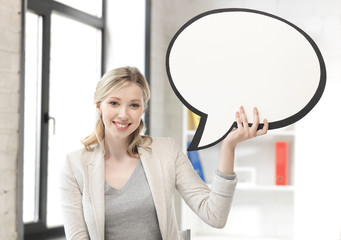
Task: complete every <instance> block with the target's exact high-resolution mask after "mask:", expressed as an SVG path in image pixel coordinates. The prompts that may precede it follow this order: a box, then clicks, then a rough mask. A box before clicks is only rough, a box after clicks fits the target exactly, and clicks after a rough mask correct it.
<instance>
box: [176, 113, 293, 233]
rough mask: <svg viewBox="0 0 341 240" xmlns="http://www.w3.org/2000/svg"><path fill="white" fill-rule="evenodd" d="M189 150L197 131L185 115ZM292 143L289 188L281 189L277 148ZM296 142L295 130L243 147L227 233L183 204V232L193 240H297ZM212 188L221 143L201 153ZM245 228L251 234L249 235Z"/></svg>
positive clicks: (271, 134) (272, 134) (273, 133)
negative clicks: (188, 231) (215, 239)
mask: <svg viewBox="0 0 341 240" xmlns="http://www.w3.org/2000/svg"><path fill="white" fill-rule="evenodd" d="M183 111H184V112H183V150H184V152H186V151H187V150H186V149H187V142H188V141H190V140H191V139H192V138H193V136H194V134H195V130H194V129H193V128H195V127H193V124H188V123H189V118H190V117H191V114H189V113H188V110H187V109H186V108H184V110H183ZM278 141H284V142H287V144H288V150H289V151H288V163H289V166H288V176H287V177H288V184H287V185H276V181H275V179H276V171H275V169H276V159H275V143H276V142H278ZM294 141H295V127H294V126H289V127H286V128H282V129H276V130H270V131H269V132H268V134H267V135H265V136H261V137H257V138H254V139H251V140H248V141H245V142H243V143H241V144H239V145H238V146H237V149H236V156H235V158H236V159H235V172H236V173H237V175H238V179H239V183H238V185H237V189H236V192H235V196H234V201H233V206H232V209H231V212H230V215H229V219H228V222H227V224H226V227H225V228H224V229H214V228H211V227H209V226H208V225H206V224H205V223H203V222H202V221H201V220H200V219H199V218H198V217H197V216H196V215H195V214H194V213H193V212H192V211H191V210H190V209H189V208H188V206H187V205H186V204H185V203H184V202H183V203H182V228H183V229H188V228H189V229H191V232H192V239H194V240H195V239H202V237H205V236H206V237H208V239H209V238H210V237H211V238H213V237H233V238H232V239H239V238H241V239H242V238H250V239H258V238H259V239H266V238H271V239H274V240H275V239H281V240H285V239H292V236H293V227H294V226H293V222H294V221H293V218H294V193H295V187H294V186H295V184H294V182H295V181H294V167H293V166H294V155H295V154H294V145H295V144H294ZM198 153H199V157H200V161H201V165H202V170H203V173H204V176H205V179H206V182H207V184H208V186H210V183H211V180H212V176H213V173H214V171H215V170H216V168H217V166H218V161H219V155H220V144H219V143H218V144H217V145H215V146H213V147H211V148H207V149H202V150H199V151H198ZM245 229H249V230H248V231H247V232H245Z"/></svg>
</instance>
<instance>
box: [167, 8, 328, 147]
mask: <svg viewBox="0 0 341 240" xmlns="http://www.w3.org/2000/svg"><path fill="white" fill-rule="evenodd" d="M166 68H167V74H168V78H169V81H170V84H171V86H172V88H173V90H174V92H175V94H176V95H177V97H178V98H179V99H180V100H181V102H182V103H183V104H184V105H185V106H186V107H187V108H189V109H190V110H191V111H192V112H194V113H195V114H197V115H199V116H200V123H199V126H198V128H197V131H196V133H195V135H194V137H193V140H192V143H191V145H190V146H189V148H188V150H189V151H191V150H199V149H203V148H208V147H210V146H213V145H215V144H216V143H218V142H219V141H221V140H222V139H223V138H225V137H226V135H227V134H228V133H229V132H230V131H231V130H232V129H233V128H234V127H237V125H236V122H235V112H236V111H238V110H239V107H240V106H244V108H245V111H246V115H247V117H248V120H249V122H250V125H251V121H252V119H253V114H252V113H253V107H254V106H256V107H257V108H258V110H259V113H260V119H261V121H262V120H263V118H264V117H265V118H267V119H268V121H269V129H276V128H281V127H284V126H288V125H290V124H292V123H294V122H296V121H298V120H300V119H301V118H303V117H304V116H305V115H306V114H307V113H308V112H309V111H310V110H311V109H312V108H313V107H314V106H315V105H316V103H317V102H318V101H319V99H320V98H321V96H322V93H323V91H324V88H325V84H326V69H325V64H324V61H323V58H322V55H321V53H320V51H319V49H318V47H317V45H316V44H315V43H314V41H313V40H312V39H311V38H310V37H309V36H308V35H307V34H306V33H305V32H303V31H302V30H301V29H300V28H298V27H297V26H295V25H294V24H292V23H290V22H288V21H287V20H284V19H282V18H279V17H277V16H274V15H272V14H269V13H265V12H260V11H257V10H251V9H239V8H238V9H236V8H231V9H217V10H212V11H208V12H205V13H202V14H200V15H198V16H196V17H194V18H193V19H191V20H190V21H188V22H187V23H186V24H185V25H183V26H182V27H181V28H180V29H179V30H178V32H177V33H176V34H175V36H174V37H173V39H172V40H171V42H170V44H169V46H168V50H167V57H166ZM259 127H260V128H261V127H263V123H261V124H260V126H259Z"/></svg>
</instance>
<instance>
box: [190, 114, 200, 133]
mask: <svg viewBox="0 0 341 240" xmlns="http://www.w3.org/2000/svg"><path fill="white" fill-rule="evenodd" d="M199 122H200V116H198V115H196V114H195V113H193V112H191V111H190V110H187V129H188V130H195V129H197V128H198V125H199Z"/></svg>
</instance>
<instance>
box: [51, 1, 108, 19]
mask: <svg viewBox="0 0 341 240" xmlns="http://www.w3.org/2000/svg"><path fill="white" fill-rule="evenodd" d="M102 1H103V0H56V2H60V3H62V4H65V5H67V6H69V7H73V8H76V9H78V10H80V11H83V12H86V13H89V14H91V15H94V16H96V17H102Z"/></svg>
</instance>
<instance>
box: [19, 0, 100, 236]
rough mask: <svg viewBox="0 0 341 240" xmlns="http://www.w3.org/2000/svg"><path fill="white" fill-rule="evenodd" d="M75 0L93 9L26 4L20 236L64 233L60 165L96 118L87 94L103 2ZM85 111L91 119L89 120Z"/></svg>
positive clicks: (38, 0)
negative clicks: (22, 224) (60, 193)
mask: <svg viewBox="0 0 341 240" xmlns="http://www.w3.org/2000/svg"><path fill="white" fill-rule="evenodd" d="M77 2H78V3H79V2H81V3H82V4H81V5H82V7H84V9H82V10H84V11H85V9H89V10H90V9H91V10H95V12H89V13H86V12H82V11H80V10H78V9H76V8H72V7H69V6H67V5H64V4H62V3H60V2H57V1H51V0H28V1H27V12H26V14H25V77H24V81H25V92H24V102H25V104H24V105H25V106H24V113H23V116H24V121H23V122H24V123H23V125H24V134H23V163H24V176H23V188H24V189H23V222H24V224H25V226H24V232H25V239H39V237H42V236H44V234H45V235H46V236H47V235H51V233H61V234H62V233H63V227H62V218H61V211H60V204H59V188H58V182H59V172H60V171H59V169H60V167H61V164H62V163H63V162H64V159H65V156H66V153H67V152H70V151H72V150H75V149H77V148H80V147H81V144H80V139H81V138H82V137H85V136H87V135H88V134H89V133H90V131H92V129H93V125H94V122H95V108H94V105H93V103H92V98H91V97H89V96H93V91H94V89H95V86H96V83H97V81H98V80H99V78H100V77H101V74H102V65H103V64H102V55H103V54H102V49H103V48H102V34H103V28H104V21H103V19H102V17H101V16H102V11H101V8H102V6H103V4H102V0H93V1H91V0H88V1H70V3H77ZM74 6H75V7H77V5H74ZM99 10H100V11H99ZM98 16H100V17H98ZM80 89H81V91H80ZM91 111H92V112H93V113H94V115H93V118H91V117H89V115H90V116H91V114H89V112H91ZM43 238H44V237H43Z"/></svg>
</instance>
